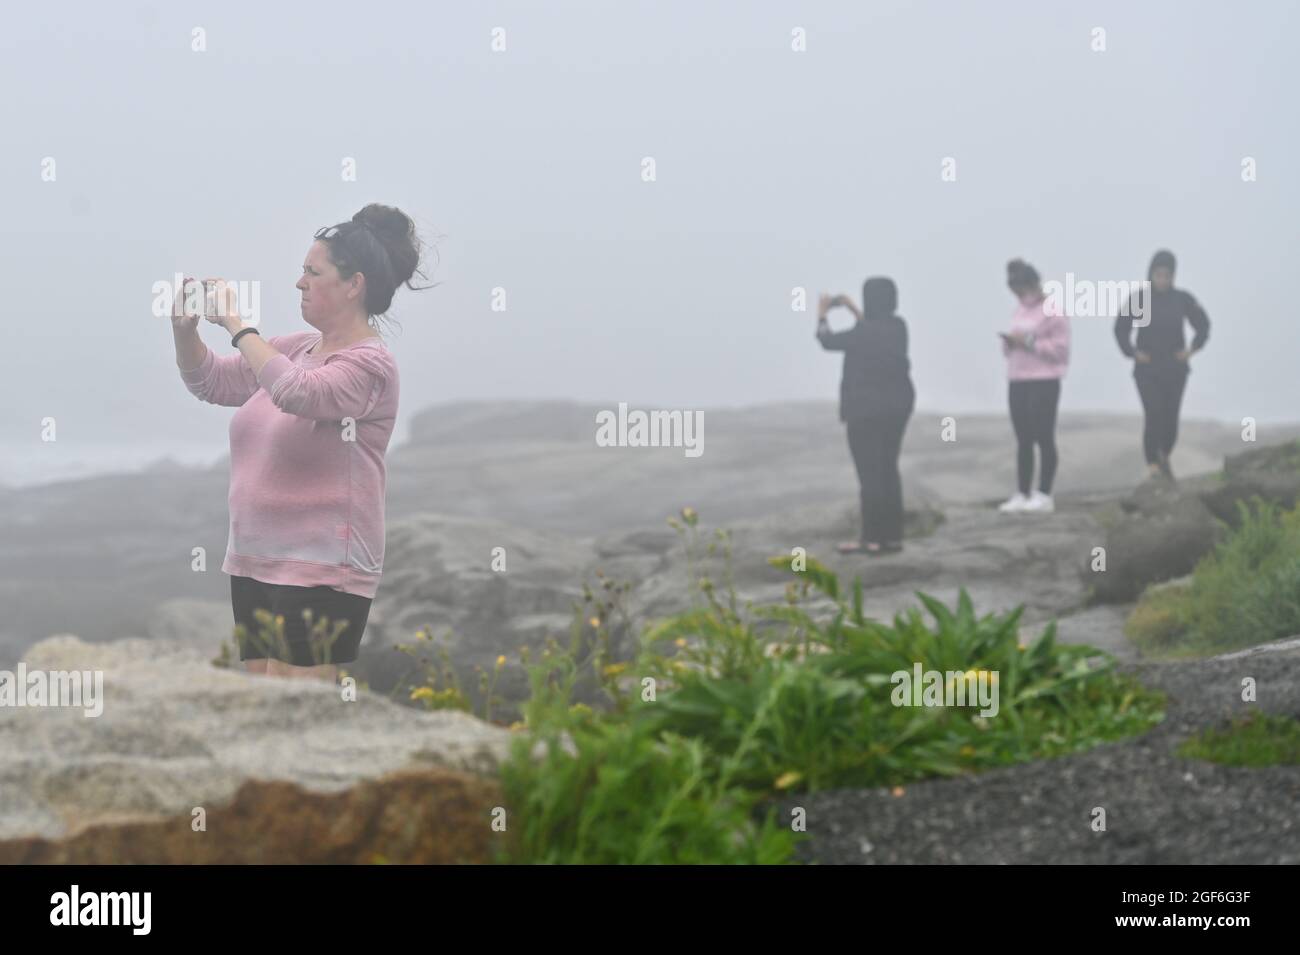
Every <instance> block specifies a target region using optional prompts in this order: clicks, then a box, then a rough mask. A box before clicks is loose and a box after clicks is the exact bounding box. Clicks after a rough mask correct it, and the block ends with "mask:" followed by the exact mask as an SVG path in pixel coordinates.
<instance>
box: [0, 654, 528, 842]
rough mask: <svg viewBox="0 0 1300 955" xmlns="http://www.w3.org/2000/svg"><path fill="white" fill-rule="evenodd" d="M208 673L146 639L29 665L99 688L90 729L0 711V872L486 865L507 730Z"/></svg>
mask: <svg viewBox="0 0 1300 955" xmlns="http://www.w3.org/2000/svg"><path fill="white" fill-rule="evenodd" d="M210 657H211V654H210V653H209V652H205V651H203V650H200V649H198V648H195V647H193V646H188V645H185V644H175V643H166V642H161V641H158V640H145V639H140V638H130V639H126V640H120V641H113V642H109V643H102V644H90V643H85V642H83V641H82V640H80V639H78V638H77V637H74V636H70V635H60V636H55V637H50V638H48V639H46V640H44V641H41V642H39V643H37V644H35V645H33V646H32V647H30V648H28V650H27V652H26V654H25V656H24V658H23V661H22V662H23V664H24V665H25V667H26V670H27V672H28V674H31V673H32V672H33V671H45V672H46V673H50V672H51V671H74V670H75V671H92V672H93V671H100V672H102V675H103V683H102V690H103V692H102V697H100V700H101V702H102V713H100V714H99V715H97V716H89V715H87V710H86V709H85V708H83V707H82V706H62V707H59V706H4V707H0V864H3V863H7V862H34V861H42V862H44V861H49V862H73V861H76V862H108V861H112V862H127V861H129V862H142V863H175V862H252V861H256V862H267V863H286V862H330V861H362V862H368V861H378V860H380V859H386V860H388V861H408V862H421V861H423V862H433V861H443V862H449V861H471V862H483V861H488V854H489V850H490V848H491V846H492V844H493V843H492V839H493V836H494V833H493V832H492V829H491V821H492V817H491V810H492V808H493V807H495V806H497V805H500V804H501V797H500V795H499V792H498V786H497V783H496V779H495V776H496V773H497V770H498V769H499V767H500V765H501V763H502V762H503V760H504V759H505V758H506V757H507V754H508V751H509V744H510V742H511V739H512V737H513V734H512V733H511V732H510V731H509V730H507V729H505V728H504V727H500V726H496V725H493V724H490V723H487V722H484V721H482V720H479V719H477V718H475V717H473V716H470V715H469V714H466V713H464V712H459V711H434V712H424V711H422V710H417V709H414V708H412V707H405V706H399V705H397V704H395V703H393V702H391V701H389V700H387V699H385V698H383V697H382V696H377V695H374V694H372V693H370V692H367V691H366V690H364V689H361V690H359V691H358V692H357V694H356V699H355V700H347V699H345V698H344V695H343V693H342V692H341V689H340V688H339V687H335V686H331V685H329V684H327V683H322V682H318V681H312V680H288V679H283V678H274V677H266V676H257V675H253V674H249V673H246V672H244V671H242V670H231V669H224V668H220V667H214V666H213V665H212V664H211V663H210ZM91 712H93V710H92V711H91ZM412 773H414V774H415V775H412ZM198 809H202V810H203V813H204V814H205V815H206V831H197V832H196V831H194V829H193V827H192V825H191V820H192V818H193V817H194V814H195V811H196V810H198ZM123 826H127V827H129V828H127V829H123V828H122V827H123Z"/></svg>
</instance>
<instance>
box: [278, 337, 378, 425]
mask: <svg viewBox="0 0 1300 955" xmlns="http://www.w3.org/2000/svg"><path fill="white" fill-rule="evenodd" d="M390 361H391V358H389V356H388V354H387V352H376V351H374V350H371V349H357V350H343V351H339V352H337V353H334V354H332V355H330V356H328V358H327V359H326V361H325V363H324V364H323V365H321V366H320V367H319V368H304V367H302V366H301V365H295V364H294V363H293V362H292V361H290V360H289V358H288V357H287V356H285V355H283V354H280V355H276V356H275V357H274V358H272V359H271V360H270V361H268V362H267V363H266V364H265V365H263V366H262V370H261V371H260V372H259V373H258V376H257V382H258V384H260V385H261V386H262V387H263V388H264V389H266V392H267V394H268V395H270V397H271V401H272V402H273V403H274V404H275V406H276V407H277V408H279V409H280V410H281V411H284V412H286V413H287V414H292V415H297V416H298V417H300V418H312V419H315V420H318V421H337V420H339V419H341V418H345V417H350V418H354V419H357V420H360V419H362V418H366V417H369V416H370V414H371V412H372V411H374V409H375V405H376V404H377V403H378V402H379V398H380V395H381V394H382V392H383V388H384V383H385V382H386V381H387V380H388V378H389V377H390V374H389V369H388V367H387V366H386V363H387V362H390Z"/></svg>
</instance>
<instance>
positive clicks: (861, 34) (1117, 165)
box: [0, 0, 1300, 452]
mask: <svg viewBox="0 0 1300 955" xmlns="http://www.w3.org/2000/svg"><path fill="white" fill-rule="evenodd" d="M7 13H8V17H7V22H6V24H5V30H4V40H3V43H4V47H5V49H4V51H3V52H4V56H3V57H2V58H0V75H3V76H4V78H5V79H6V81H7V89H9V90H11V91H12V92H11V93H10V94H9V95H7V96H6V97H5V100H4V102H3V105H0V128H3V130H4V145H5V148H4V149H3V150H0V183H2V184H3V185H2V186H0V188H2V189H3V198H4V212H5V214H4V216H3V219H2V220H0V244H2V246H3V248H2V256H3V261H4V263H5V276H6V279H7V281H6V282H5V287H6V299H7V305H8V316H7V317H8V320H7V321H6V323H5V333H6V342H5V347H4V349H3V351H2V352H0V362H3V370H4V374H3V380H4V390H3V395H2V398H3V402H2V406H3V412H0V447H8V448H22V447H29V448H33V449H37V448H39V444H40V421H41V419H42V418H43V417H46V416H53V417H54V418H55V419H56V420H57V422H58V438H59V441H58V443H59V444H60V445H61V447H62V449H67V448H70V447H71V446H73V445H75V444H77V443H81V442H84V443H86V444H96V445H106V446H127V445H135V444H142V445H150V446H168V445H171V444H175V445H176V446H177V447H180V446H181V445H210V446H212V447H213V448H215V449H216V450H217V451H218V452H220V450H221V449H222V448H224V447H225V444H226V426H227V423H228V421H229V418H230V415H231V414H232V413H233V409H228V408H218V407H215V406H210V405H205V404H203V403H201V402H199V401H197V400H196V399H194V398H193V397H192V396H191V395H190V394H189V393H188V392H187V391H186V390H185V387H184V385H183V384H182V383H181V381H180V378H179V375H178V373H177V370H176V365H175V357H174V350H173V345H172V336H171V331H170V327H169V323H168V322H167V320H166V319H157V318H154V317H153V316H152V315H151V314H150V311H149V306H150V298H151V293H150V289H151V286H152V284H153V283H154V282H156V281H160V280H166V279H170V277H171V276H172V274H173V272H175V271H176V270H184V271H186V272H187V273H189V274H196V275H222V276H226V277H229V278H232V279H238V280H260V281H261V283H262V290H261V307H262V318H261V324H260V326H259V328H260V330H261V331H262V332H263V334H264V335H267V336H270V335H275V334H284V333H288V332H292V331H296V330H304V329H307V328H308V326H307V325H306V324H305V323H304V322H303V321H302V318H301V316H300V313H299V309H298V304H297V303H298V293H297V290H296V289H295V288H294V282H295V281H296V280H297V277H298V275H299V274H300V268H301V264H302V261H303V258H304V256H305V255H306V252H307V249H308V246H309V245H310V242H311V235H312V233H313V232H314V231H315V230H316V229H317V228H318V227H320V226H322V225H326V224H332V223H335V222H338V221H342V220H345V219H348V218H350V217H351V215H352V214H353V213H354V212H356V211H357V210H358V209H359V208H361V206H363V205H364V204H366V203H368V202H372V201H378V202H384V203H389V204H393V205H397V206H398V207H400V208H401V209H403V210H404V211H405V212H407V213H408V214H409V215H411V216H412V217H413V218H414V219H415V220H416V222H417V224H418V226H419V228H420V231H421V234H422V235H423V236H424V237H425V238H426V239H430V240H432V239H434V238H435V237H437V236H441V238H438V240H437V244H436V249H437V253H438V258H437V259H436V260H435V259H433V258H432V257H430V258H429V260H428V262H427V264H426V269H425V271H426V273H427V274H428V275H429V276H430V278H431V279H432V280H434V281H437V282H439V283H440V284H439V285H438V286H437V287H435V288H433V289H430V290H427V291H422V292H419V293H414V292H411V291H408V290H405V289H403V290H399V292H398V293H397V296H396V298H395V300H394V308H393V311H392V312H391V313H390V315H391V316H392V318H393V319H395V320H396V322H398V323H400V327H401V331H400V333H398V334H394V335H389V336H388V337H387V339H386V340H387V341H388V343H389V345H390V347H391V348H392V349H393V350H394V353H395V355H396V357H397V361H398V365H399V368H400V371H401V386H402V393H401V416H400V418H399V421H398V426H397V430H396V432H395V435H394V441H395V442H397V441H399V440H401V438H402V436H403V435H404V433H405V426H406V421H407V419H409V417H410V415H411V414H413V413H414V412H416V411H418V410H420V409H421V408H423V407H426V406H427V405H429V404H431V403H433V402H439V401H449V400H456V399H476V398H483V399H491V398H572V399H578V400H584V401H598V402H605V403H607V405H608V407H610V408H615V407H617V403H618V402H620V401H626V402H628V403H629V404H631V405H633V406H635V407H642V408H680V409H696V408H709V407H716V406H722V405H728V406H736V405H750V404H757V403H765V402H772V401H784V400H806V399H825V400H827V401H834V400H835V398H836V396H837V393H838V392H837V389H838V381H839V370H840V358H839V357H838V356H835V355H831V354H828V353H824V352H822V351H821V349H820V348H819V347H818V345H817V343H816V341H815V340H814V338H813V328H814V320H815V312H814V311H813V309H814V308H815V305H814V304H813V303H812V302H810V305H809V311H808V312H805V313H802V314H796V313H793V312H792V311H791V308H790V294H791V289H792V288H793V287H795V286H803V287H806V288H807V289H808V290H809V293H810V296H812V297H813V298H814V299H815V296H816V294H817V292H819V291H823V290H824V291H830V292H847V293H852V294H853V295H854V296H855V297H860V290H861V285H862V281H863V279H864V278H865V277H867V276H868V275H874V274H883V275H889V276H892V277H893V278H894V279H895V280H896V282H897V283H898V285H899V290H900V303H899V311H900V314H902V315H903V316H904V317H905V318H906V319H907V321H908V325H909V329H910V332H911V357H912V362H913V371H914V380H915V382H916V386H917V392H918V400H917V406H918V408H919V409H921V410H922V413H927V412H931V411H933V412H941V413H959V412H962V411H1001V410H1002V409H1003V408H1004V407H1005V394H1006V382H1005V365H1004V360H1003V357H1002V354H1001V351H1000V349H999V348H998V347H997V338H996V336H995V334H994V332H995V331H996V330H997V329H999V328H1004V327H1005V326H1006V323H1007V321H1008V319H1009V315H1010V313H1011V310H1012V306H1013V301H1012V298H1011V295H1010V293H1009V292H1008V291H1007V289H1006V286H1005V282H1004V274H1005V273H1004V268H1005V263H1006V261H1007V259H1009V258H1011V257H1014V256H1023V257H1024V258H1026V259H1027V260H1028V261H1030V262H1031V263H1033V264H1034V265H1035V266H1037V267H1038V269H1039V271H1040V272H1042V273H1043V275H1044V278H1046V279H1052V278H1061V277H1063V276H1064V273H1065V272H1066V271H1073V272H1074V273H1075V275H1076V276H1078V277H1082V278H1087V279H1093V280H1099V281H1102V280H1121V279H1140V278H1142V277H1144V276H1145V271H1146V266H1147V262H1148V260H1149V258H1150V256H1151V254H1152V252H1154V251H1155V250H1156V249H1157V248H1160V247H1168V248H1170V249H1172V250H1173V251H1174V252H1175V254H1176V255H1177V256H1178V260H1179V270H1178V276H1177V284H1179V285H1180V286H1183V287H1185V288H1187V289H1189V290H1190V291H1192V292H1193V294H1195V295H1196V296H1197V298H1198V299H1199V301H1200V302H1201V304H1202V305H1203V306H1204V307H1205V308H1206V310H1207V311H1208V313H1209V315H1210V319H1211V322H1212V326H1213V327H1212V330H1211V335H1210V340H1209V343H1208V347H1207V349H1206V351H1205V352H1204V353H1202V354H1199V355H1197V356H1194V357H1193V359H1192V367H1193V373H1192V378H1191V381H1190V384H1189V387H1188V392H1187V397H1186V401H1185V405H1184V414H1185V416H1190V417H1214V418H1221V419H1226V420H1239V419H1240V418H1241V417H1242V416H1246V415H1250V416H1254V417H1256V418H1258V419H1259V420H1260V421H1265V422H1266V421H1276V420H1293V419H1295V418H1296V417H1300V415H1297V414H1296V411H1295V408H1294V400H1293V399H1294V395H1295V394H1296V387H1297V386H1296V358H1297V353H1298V352H1300V346H1298V345H1297V338H1298V337H1300V336H1297V334H1296V331H1295V329H1294V325H1295V318H1294V316H1293V301H1294V295H1293V293H1292V285H1293V279H1292V272H1293V268H1292V263H1291V260H1292V258H1293V257H1294V254H1295V250H1296V239H1297V226H1296V216H1297V211H1298V210H1300V202H1298V201H1297V200H1298V199H1300V194H1298V190H1297V185H1296V179H1295V175H1296V174H1295V170H1296V147H1297V128H1296V114H1297V111H1296V109H1295V103H1294V97H1295V93H1296V90H1297V87H1298V85H1300V84H1297V79H1298V76H1297V73H1298V70H1297V66H1296V58H1295V56H1294V55H1293V53H1294V49H1293V48H1294V39H1295V36H1296V35H1297V28H1298V27H1300V15H1297V12H1296V7H1295V5H1293V4H1290V3H1249V4H1242V5H1230V4H1227V3H1173V2H1170V3H1141V4H1134V3H1096V2H1089V3H1086V4H1071V5H1069V7H1068V8H1067V7H1065V6H1064V5H1059V4H1043V3H1041V2H1024V3H1019V2H1015V3H1013V2H1005V0H998V2H994V3H988V4H965V3H956V2H946V3H937V2H936V3H913V4H905V3H855V2H848V0H845V2H818V3H805V4H797V3H748V2H746V3H743V4H742V3H738V2H737V3H716V2H711V3H700V2H673V3H662V2H656V3H629V2H619V3H598V2H591V3H541V2H528V3H501V4H492V3H475V4H472V5H471V4H451V3H441V2H440V3H434V4H415V3H409V4H406V3H403V4H397V3H367V4H362V5H357V4H345V3H340V2H313V3H301V4H295V5H292V6H289V5H284V6H282V5H278V4H263V3H257V4H253V3H242V4H234V3H227V2H222V3H192V4H162V3H156V4H141V3H125V4H121V5H112V6H111V7H110V6H108V5H104V6H100V5H93V4H89V3H83V4H68V5H63V6H61V7H58V8H51V7H46V6H43V5H42V6H38V5H36V4H26V5H24V6H23V7H22V8H21V9H13V8H11V9H9V10H8V11H7ZM195 27H202V28H203V29H204V30H205V31H206V41H207V50H206V52H203V53H195V52H192V51H191V49H190V45H191V31H192V30H193V29H194V28H195ZM494 27H503V28H504V29H505V31H506V43H507V49H506V51H505V52H503V53H493V52H492V50H491V47H490V43H491V39H492V36H491V31H492V29H493V28H494ZM795 27H802V28H804V29H805V30H806V31H807V47H808V48H807V51H806V52H802V53H796V52H792V51H791V49H790V46H791V31H792V29H794V28H795ZM1094 27H1102V28H1104V29H1105V31H1106V45H1107V49H1106V51H1105V52H1103V53H1097V52H1094V51H1093V50H1092V49H1091V48H1090V43H1091V39H1092V37H1091V31H1092V29H1093V28H1094ZM47 156H49V157H54V159H55V160H56V162H57V176H58V178H57V181H56V182H42V181H41V178H40V170H41V166H40V164H41V161H42V159H43V158H44V157H47ZM348 156H350V157H355V159H356V162H357V169H358V181H356V182H342V181H340V168H341V162H342V159H343V157H348ZM647 156H649V157H653V158H654V160H655V163H656V173H657V180H656V181H655V182H644V181H642V178H641V168H642V167H641V161H642V159H643V157H647ZM1247 156H1249V157H1253V158H1254V159H1255V160H1256V162H1257V166H1258V181H1256V182H1251V183H1245V182H1243V181H1242V178H1241V161H1242V159H1243V157H1247ZM944 157H953V158H954V159H955V160H956V164H957V181H955V182H943V181H941V178H940V164H941V161H942V160H943V158H944ZM497 286H500V287H504V288H505V289H506V293H507V303H508V309H507V311H505V312H493V311H492V310H491V307H490V305H491V297H490V296H491V290H492V289H493V288H494V287H497ZM848 320H849V319H848V318H847V313H844V312H842V311H841V312H838V313H836V315H834V316H832V322H833V324H834V325H835V326H836V327H843V326H844V325H845V324H846V322H847V321H848ZM201 334H202V336H203V338H204V340H205V341H206V342H207V343H208V345H209V346H210V347H211V348H213V349H214V351H216V352H217V354H222V355H224V354H231V353H232V352H231V348H230V344H229V338H228V336H226V335H225V333H224V332H223V331H222V330H221V329H219V328H217V327H216V326H211V325H206V324H204V325H202V326H201ZM1073 336H1074V351H1073V358H1072V364H1071V368H1070V372H1069V374H1068V376H1067V378H1066V379H1065V383H1064V389H1063V392H1062V414H1063V415H1065V416H1068V415H1069V414H1070V412H1072V411H1080V410H1108V411H1125V412H1131V413H1134V414H1136V413H1138V412H1139V410H1140V409H1139V405H1138V400H1137V395H1136V392H1135V389H1134V386H1133V381H1132V377H1131V366H1130V365H1129V364H1128V363H1127V362H1125V361H1124V360H1123V359H1122V357H1121V356H1120V354H1119V351H1118V349H1117V348H1116V346H1115V344H1114V341H1113V339H1112V337H1111V331H1110V323H1109V322H1108V321H1105V320H1102V319H1097V318H1079V319H1076V320H1075V321H1074V322H1073ZM831 413H833V411H832V412H831ZM913 426H914V427H915V426H916V425H915V424H914V425H913ZM594 427H595V426H594V422H593V433H594ZM1261 437H1263V436H1261Z"/></svg>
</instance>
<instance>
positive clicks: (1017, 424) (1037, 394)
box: [1007, 378, 1061, 494]
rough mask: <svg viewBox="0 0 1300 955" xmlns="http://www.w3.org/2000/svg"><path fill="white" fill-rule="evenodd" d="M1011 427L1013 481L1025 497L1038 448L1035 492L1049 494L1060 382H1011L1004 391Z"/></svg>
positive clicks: (1054, 454)
mask: <svg viewBox="0 0 1300 955" xmlns="http://www.w3.org/2000/svg"><path fill="white" fill-rule="evenodd" d="M1007 400H1008V402H1009V403H1010V405H1011V427H1012V428H1014V429H1015V432H1016V481H1017V484H1018V486H1019V488H1020V493H1021V494H1028V493H1029V489H1030V487H1031V486H1032V485H1033V480H1034V445H1038V457H1039V467H1038V489H1039V490H1040V491H1042V492H1043V493H1044V494H1051V493H1052V481H1054V480H1055V479H1056V463H1057V457H1056V407H1057V405H1058V404H1060V401H1061V379H1059V378H1042V379H1038V380H1034V381H1013V382H1011V384H1010V387H1009V388H1008V390H1007Z"/></svg>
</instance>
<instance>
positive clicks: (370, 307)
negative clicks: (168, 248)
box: [172, 204, 423, 682]
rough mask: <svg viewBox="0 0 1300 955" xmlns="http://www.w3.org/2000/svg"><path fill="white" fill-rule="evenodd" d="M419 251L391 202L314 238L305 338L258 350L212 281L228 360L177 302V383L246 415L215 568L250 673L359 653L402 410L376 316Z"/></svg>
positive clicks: (281, 339)
mask: <svg viewBox="0 0 1300 955" xmlns="http://www.w3.org/2000/svg"><path fill="white" fill-rule="evenodd" d="M419 258H420V241H419V238H418V237H417V236H416V233H415V226H414V223H413V222H412V221H411V220H410V219H409V218H408V217H407V216H406V215H405V214H404V213H403V212H401V211H400V210H398V209H394V208H391V207H389V206H381V205H378V204H371V205H368V206H366V207H365V208H364V209H362V210H361V211H360V212H358V213H357V214H356V215H354V216H353V217H352V219H351V221H349V222H344V223H341V224H340V225H337V226H333V227H329V228H325V229H321V230H320V231H319V232H317V233H316V236H315V241H314V242H313V243H312V245H311V247H310V249H309V250H308V252H307V257H306V260H305V261H304V263H303V273H302V277H301V278H300V279H299V280H298V282H297V288H298V289H299V290H300V291H301V292H302V304H301V310H302V317H303V320H304V321H305V322H306V323H307V324H308V325H310V326H311V327H312V329H314V331H311V330H309V331H299V332H292V333H290V334H287V335H277V336H275V337H273V338H270V339H268V340H266V341H263V340H262V339H261V337H260V334H261V333H260V332H259V331H258V330H257V329H256V328H255V327H253V326H251V325H245V324H244V323H243V322H242V321H241V319H240V316H239V314H238V309H237V303H235V302H234V300H233V290H231V289H230V287H229V286H227V285H225V283H224V282H223V281H222V280H220V279H211V280H208V283H210V284H211V287H212V288H213V289H214V292H213V294H215V295H217V296H219V297H220V302H219V308H218V309H214V310H213V311H214V312H215V314H205V315H204V317H205V318H207V319H208V320H209V321H211V322H213V323H214V324H218V325H220V326H221V327H223V328H224V329H225V330H226V331H227V332H228V333H230V335H231V343H232V345H234V347H235V349H236V353H235V354H233V355H225V356H222V357H217V356H215V355H214V354H213V353H212V352H211V351H210V350H209V349H208V347H207V346H206V345H204V344H203V342H202V340H201V339H200V338H199V335H198V330H197V328H196V326H197V324H198V316H197V315H186V314H184V313H183V309H182V306H181V301H182V299H183V297H184V296H183V293H182V294H178V295H177V304H176V306H175V307H174V308H173V314H172V326H173V333H174V335H175V339H176V364H177V367H178V368H179V369H180V373H181V379H182V380H183V381H184V382H185V385H186V387H187V388H188V389H189V390H190V391H191V392H192V393H193V394H194V395H195V396H196V397H197V398H200V399H201V400H203V401H207V402H210V403H212V404H218V405H228V406H232V407H238V408H239V410H238V411H236V412H235V414H234V415H233V416H232V417H231V419H230V495H229V504H230V537H229V543H228V544H227V548H226V556H225V560H224V562H223V563H222V565H221V569H222V570H223V571H224V572H225V573H228V574H230V594H231V604H232V607H233V610H234V617H235V623H236V625H237V630H236V632H237V634H238V635H239V638H240V639H239V643H240V648H239V658H240V660H243V661H245V666H246V667H247V669H248V670H249V671H250V672H254V673H270V674H275V675H283V676H304V677H315V678H319V679H325V680H328V681H331V682H332V681H334V680H335V679H336V677H337V664H339V663H349V662H352V661H353V660H355V659H356V658H357V651H358V648H359V646H360V644H361V636H362V633H363V632H364V630H365V625H366V618H367V615H368V614H369V612H370V603H371V600H372V599H373V597H374V596H375V592H376V590H377V589H378V587H379V578H380V575H381V573H382V571H383V562H384V491H385V479H386V472H385V467H384V454H385V452H386V450H387V448H388V442H389V438H390V437H391V435H392V432H393V424H394V422H395V420H396V417H397V402H398V375H397V363H396V362H395V361H394V360H393V356H392V354H391V353H390V352H389V350H388V348H387V346H386V345H384V343H383V342H382V340H381V339H380V337H379V332H378V328H377V327H376V320H377V318H378V317H379V316H381V315H383V314H384V313H385V312H387V311H388V308H389V305H390V303H391V302H392V300H393V294H394V293H395V292H396V291H397V288H398V287H399V286H400V285H402V284H403V283H406V284H407V287H408V288H412V289H414V288H415V286H413V285H411V284H410V279H411V276H412V275H413V274H415V273H416V272H417V266H418V264H419ZM420 274H421V275H422V274H423V273H420ZM208 283H205V284H208ZM205 312H206V309H205ZM259 609H261V610H265V611H267V612H269V613H270V614H271V615H272V618H274V619H276V620H277V622H278V623H281V624H282V625H283V640H280V639H274V640H272V641H270V644H271V645H267V642H268V641H265V640H263V639H262V627H261V626H260V624H259V622H258V621H257V615H256V611H257V610H259ZM308 618H310V621H311V622H310V623H309V622H308ZM321 618H326V619H325V624H324V626H323V627H322V626H321V625H320V623H319V621H320V620H321ZM313 625H315V626H313ZM339 625H342V629H341V631H340V632H339V633H338V634H337V636H336V635H335V630H336V629H338V627H339ZM239 627H242V629H243V631H244V632H243V633H240V632H239ZM331 638H333V639H331Z"/></svg>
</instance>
